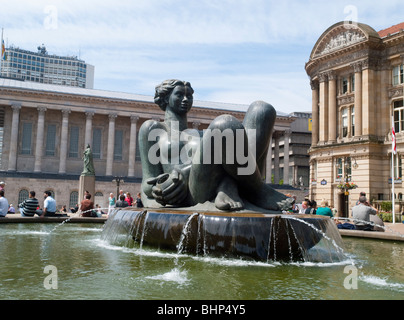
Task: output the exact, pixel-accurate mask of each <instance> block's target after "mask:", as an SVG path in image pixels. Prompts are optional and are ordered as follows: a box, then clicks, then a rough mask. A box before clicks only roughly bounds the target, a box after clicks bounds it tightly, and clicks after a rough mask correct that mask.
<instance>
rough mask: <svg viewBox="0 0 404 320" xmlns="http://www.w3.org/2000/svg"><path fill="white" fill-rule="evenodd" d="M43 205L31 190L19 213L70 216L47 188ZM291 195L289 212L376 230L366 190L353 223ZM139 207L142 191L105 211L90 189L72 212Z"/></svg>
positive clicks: (0, 194) (3, 201) (9, 209)
mask: <svg viewBox="0 0 404 320" xmlns="http://www.w3.org/2000/svg"><path fill="white" fill-rule="evenodd" d="M5 185H6V184H5V183H4V181H1V182H0V217H5V216H6V215H7V213H15V208H14V206H13V205H12V204H10V205H9V203H8V201H7V198H6V197H5ZM43 196H44V202H43V207H42V208H41V207H40V204H39V201H38V199H37V198H36V193H35V191H30V192H29V197H28V198H27V199H26V200H24V201H23V202H22V203H20V204H19V212H20V213H21V216H22V217H33V216H35V215H38V216H39V217H57V216H67V209H66V206H63V207H62V209H61V210H60V211H61V212H60V213H57V206H56V201H55V199H54V198H52V194H51V192H50V191H45V192H44V194H43ZM287 196H288V197H292V198H294V199H295V202H294V204H293V207H292V209H290V210H289V211H288V212H284V213H286V214H311V215H322V216H328V217H330V218H334V217H335V218H336V219H335V221H336V223H337V227H338V228H340V229H356V230H365V231H367V230H373V224H372V222H371V218H370V216H371V215H377V214H378V210H377V209H376V208H374V207H373V206H371V205H370V203H369V202H368V201H367V198H366V193H364V192H361V193H360V196H359V199H358V201H357V202H356V205H355V206H354V207H353V208H352V218H353V224H351V223H347V222H345V223H342V222H340V221H339V220H338V217H337V212H336V210H335V209H334V208H331V207H330V206H329V203H328V201H327V200H323V201H321V203H320V206H319V207H317V202H316V201H314V200H309V199H305V200H304V201H302V203H300V204H297V203H296V196H292V195H290V194H287ZM126 207H137V208H142V207H143V203H142V199H141V197H140V193H137V195H136V198H135V199H133V197H132V196H131V194H130V193H129V192H126V193H125V192H124V191H123V190H120V191H119V194H118V195H117V198H115V195H114V194H113V193H110V195H109V198H108V211H107V212H104V211H103V210H102V208H101V207H100V206H99V205H98V204H96V205H94V202H93V201H92V200H91V194H90V193H89V192H88V191H85V193H84V199H83V200H82V201H81V203H80V204H77V205H76V207H74V208H70V212H71V213H77V212H78V213H79V214H80V215H81V216H82V217H101V216H102V214H106V215H107V216H108V215H109V214H110V213H111V212H112V210H113V209H114V208H126Z"/></svg>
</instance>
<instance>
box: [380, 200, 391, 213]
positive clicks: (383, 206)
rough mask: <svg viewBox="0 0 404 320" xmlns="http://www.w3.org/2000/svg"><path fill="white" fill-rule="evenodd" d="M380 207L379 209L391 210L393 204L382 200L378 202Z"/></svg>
mask: <svg viewBox="0 0 404 320" xmlns="http://www.w3.org/2000/svg"><path fill="white" fill-rule="evenodd" d="M380 209H381V211H392V210H393V206H392V205H391V201H383V202H382V203H381V204H380Z"/></svg>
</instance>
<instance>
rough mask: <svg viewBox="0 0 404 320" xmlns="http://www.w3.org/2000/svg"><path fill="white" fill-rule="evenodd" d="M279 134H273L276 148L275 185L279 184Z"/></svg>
mask: <svg viewBox="0 0 404 320" xmlns="http://www.w3.org/2000/svg"><path fill="white" fill-rule="evenodd" d="M279 136H280V133H279V132H275V133H274V134H273V138H274V139H275V147H274V184H279Z"/></svg>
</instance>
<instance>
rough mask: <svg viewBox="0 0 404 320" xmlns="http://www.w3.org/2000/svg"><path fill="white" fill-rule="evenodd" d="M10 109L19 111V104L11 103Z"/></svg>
mask: <svg viewBox="0 0 404 320" xmlns="http://www.w3.org/2000/svg"><path fill="white" fill-rule="evenodd" d="M11 109H13V111H20V109H21V102H11Z"/></svg>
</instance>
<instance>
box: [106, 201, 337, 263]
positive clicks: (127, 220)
mask: <svg viewBox="0 0 404 320" xmlns="http://www.w3.org/2000/svg"><path fill="white" fill-rule="evenodd" d="M118 234H121V235H122V234H127V235H129V237H131V238H132V239H133V240H134V242H135V243H137V244H138V245H140V246H149V247H153V248H158V249H163V250H170V251H175V252H178V253H187V254H196V255H209V256H215V257H225V258H242V259H252V260H255V261H287V262H290V261H308V260H309V261H311V260H313V259H314V260H315V261H318V260H320V261H324V262H335V261H341V260H343V259H345V256H344V255H343V254H342V253H341V252H338V251H339V250H338V249H339V248H340V247H341V246H342V240H341V236H340V234H339V231H338V229H337V228H336V226H335V224H334V223H333V221H332V220H331V219H330V218H328V217H323V216H313V215H293V216H291V215H283V214H266V213H255V212H243V213H228V212H209V211H197V212H192V211H189V210H177V209H173V210H169V209H144V210H136V209H133V208H131V209H127V208H125V209H123V210H117V211H115V212H114V213H113V214H112V215H111V216H110V217H109V219H108V221H107V223H106V225H105V228H104V232H103V238H104V239H106V240H108V241H110V242H114V241H116V239H118V238H119V237H118V236H117V235H118ZM126 242H127V241H126ZM319 243H322V245H321V248H320V249H318V248H316V247H317V246H318V244H319ZM324 243H325V246H324ZM314 248H316V249H314ZM313 252H314V255H313Z"/></svg>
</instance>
